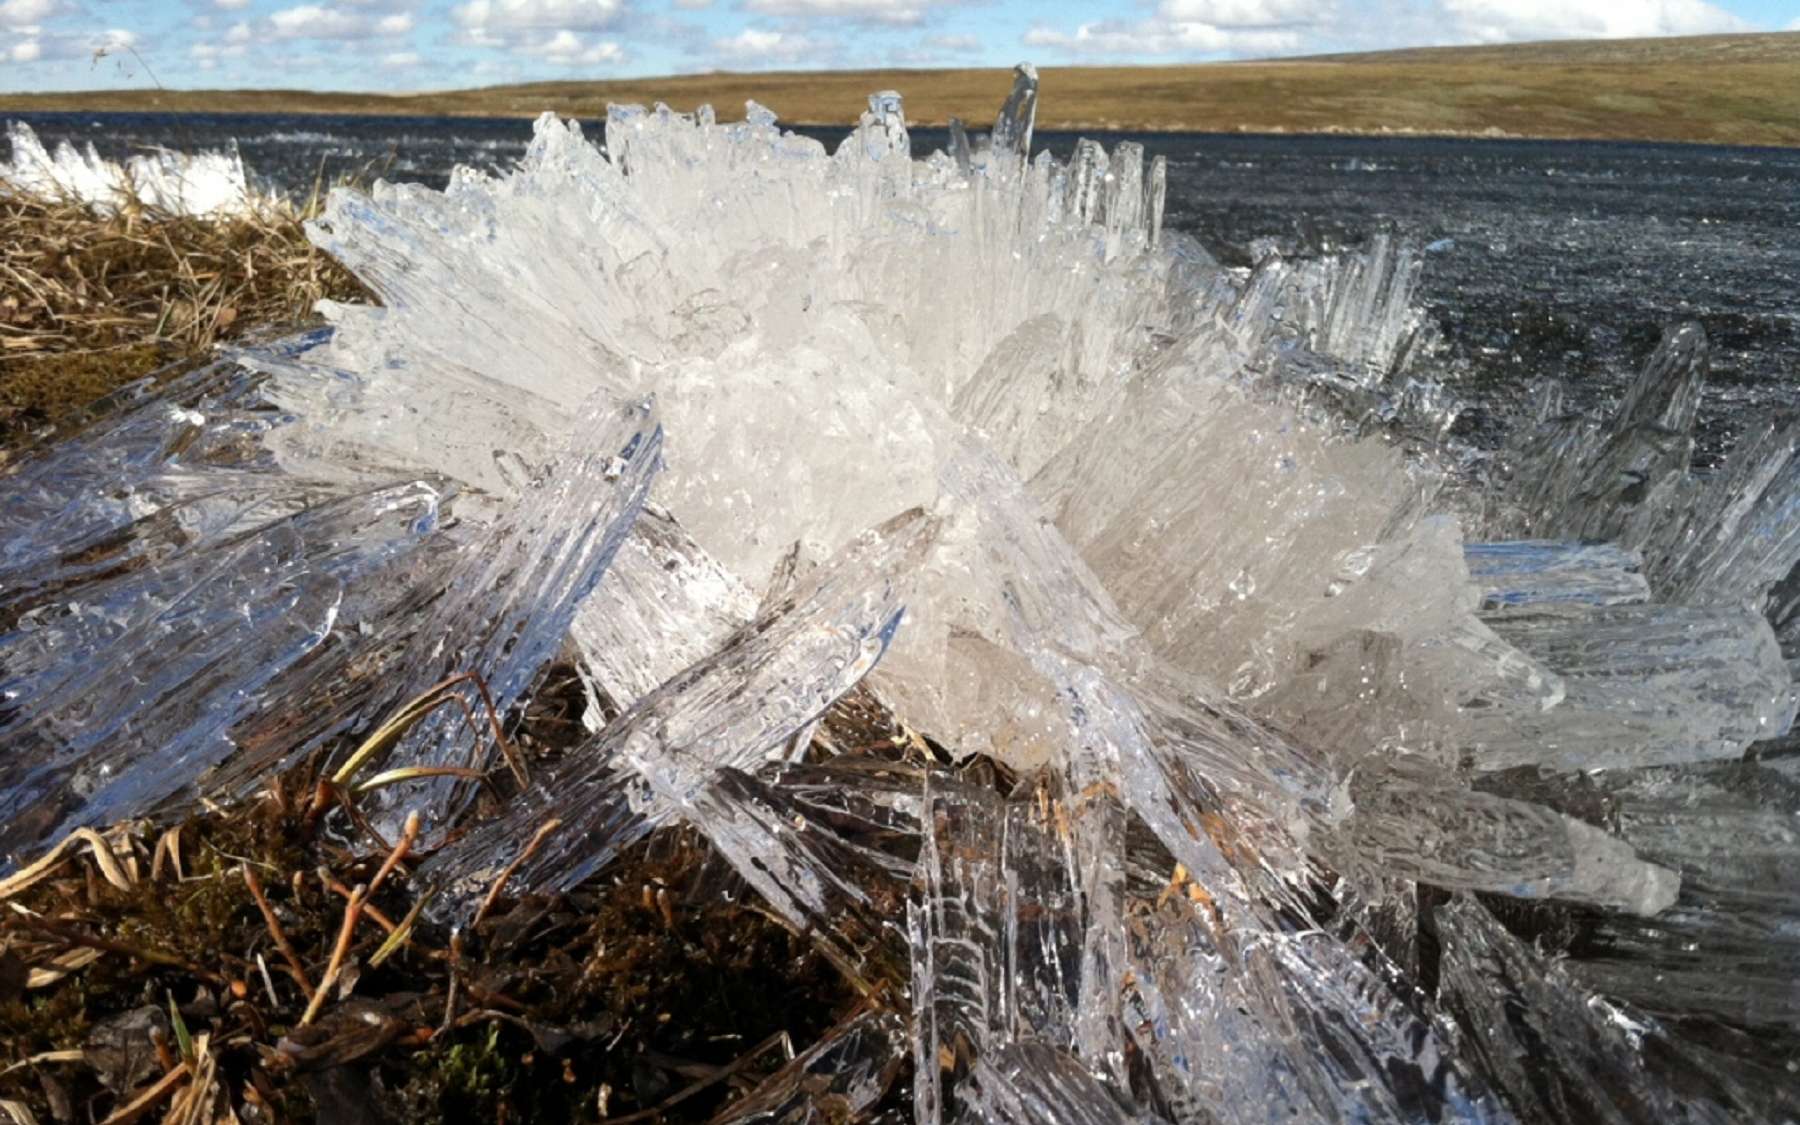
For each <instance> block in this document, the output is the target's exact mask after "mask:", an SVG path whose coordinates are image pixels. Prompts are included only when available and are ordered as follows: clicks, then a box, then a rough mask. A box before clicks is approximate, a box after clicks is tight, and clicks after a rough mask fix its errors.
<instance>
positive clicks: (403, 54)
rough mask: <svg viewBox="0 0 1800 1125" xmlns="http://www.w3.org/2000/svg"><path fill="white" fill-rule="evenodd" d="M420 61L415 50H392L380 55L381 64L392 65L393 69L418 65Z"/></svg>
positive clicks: (403, 68)
mask: <svg viewBox="0 0 1800 1125" xmlns="http://www.w3.org/2000/svg"><path fill="white" fill-rule="evenodd" d="M420 61H421V60H420V58H419V52H417V51H393V52H390V53H388V54H385V55H383V56H381V65H383V66H387V67H392V68H394V69H395V70H405V69H406V68H408V67H414V66H418V65H419V63H420Z"/></svg>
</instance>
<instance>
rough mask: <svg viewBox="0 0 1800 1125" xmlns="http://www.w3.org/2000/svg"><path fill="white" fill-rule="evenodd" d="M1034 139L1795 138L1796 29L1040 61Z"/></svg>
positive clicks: (792, 105) (577, 91)
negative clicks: (1315, 52) (1051, 135)
mask: <svg viewBox="0 0 1800 1125" xmlns="http://www.w3.org/2000/svg"><path fill="white" fill-rule="evenodd" d="M1042 73H1043V79H1044V86H1043V89H1044V95H1043V101H1042V104H1041V105H1040V107H1039V115H1038V125H1039V128H1041V129H1050V130H1064V129H1128V130H1136V129H1142V130H1188V131H1197V132H1240V131H1242V132H1300V133H1319V132H1352V133H1382V132H1409V133H1427V134H1444V135H1480V134H1493V133H1500V134H1507V135H1512V136H1525V137H1561V138H1590V139H1591V138H1600V139H1622V140H1666V141H1697V142H1708V143H1716V144H1762V145H1800V33H1794V32H1778V33H1771V34H1763V35H1727V36H1704V37H1695V38H1684V39H1657V40H1627V41H1607V42H1561V43H1549V44H1516V45H1511V46H1504V47H1458V48H1438V49H1430V50H1422V51H1408V52H1388V53H1383V54H1375V55H1353V56H1339V57H1334V58H1320V59H1297V60H1292V61H1285V62H1254V63H1214V64H1206V65H1198V66H1158V67H1046V68H1044V69H1043V72H1042ZM1010 81H1011V78H1010V74H1009V72H1007V71H1005V70H998V69H995V70H864V71H831V72H813V73H789V74H699V75H684V76H679V77H673V78H643V79H622V80H617V81H605V82H586V81H582V82H543V83H533V84H529V85H520V86H496V87H490V88H486V89H476V90H454V91H445V92H438V93H420V94H406V95H377V94H347V93H310V92H305V91H289V90H225V91H216V90H214V91H208V90H174V91H163V90H143V91H123V92H93V93H77V94H43V95H29V94H13V95H6V94H0V113H5V112H6V111H9V110H58V109H68V110H76V109H79V110H109V109H112V110H163V111H169V112H202V111H204V112H244V113H356V114H433V115H451V116H457V115H466V116H531V115H535V114H537V113H541V112H543V111H544V110H554V111H556V112H558V113H561V114H564V115H568V116H580V117H594V116H598V115H599V114H601V113H603V112H604V110H605V107H606V105H607V103H608V102H638V103H642V104H649V103H652V102H656V101H663V102H667V103H668V104H669V105H671V106H673V107H674V108H676V109H680V110H691V109H693V108H694V107H695V106H697V105H699V104H701V103H703V102H705V103H710V104H712V105H713V106H714V107H716V108H717V109H718V110H719V111H720V114H721V116H722V117H731V116H734V115H736V114H737V113H738V112H740V111H741V107H742V106H743V104H744V101H745V100H746V99H755V100H756V101H759V102H761V103H763V104H764V105H767V106H769V107H771V108H772V109H774V110H776V111H777V112H778V113H780V114H781V116H782V119H783V120H784V121H788V122H791V123H794V124H820V125H842V124H845V123H847V122H850V121H853V120H855V118H856V115H857V113H858V112H860V110H861V109H862V107H863V106H864V105H865V104H866V103H865V98H866V97H867V95H868V94H869V93H870V92H871V91H873V90H879V89H884V88H892V89H896V90H899V91H900V92H901V93H903V94H904V95H906V111H907V117H908V118H909V119H910V120H912V121H915V122H919V123H922V124H939V125H941V124H943V123H944V122H945V121H947V120H948V119H949V118H950V117H951V116H957V117H960V118H962V119H963V120H964V121H965V122H968V123H969V124H971V125H973V126H983V125H985V124H987V123H988V122H989V121H991V119H992V115H993V113H994V111H995V110H996V109H997V108H998V107H999V105H1000V102H1001V101H1002V100H1003V99H1004V98H1005V95H1006V92H1007V89H1008V86H1009V84H1010Z"/></svg>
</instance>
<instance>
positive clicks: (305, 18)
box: [268, 4, 413, 39]
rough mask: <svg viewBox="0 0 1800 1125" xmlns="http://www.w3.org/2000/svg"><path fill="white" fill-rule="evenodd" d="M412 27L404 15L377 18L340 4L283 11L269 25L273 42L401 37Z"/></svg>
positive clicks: (272, 16)
mask: <svg viewBox="0 0 1800 1125" xmlns="http://www.w3.org/2000/svg"><path fill="white" fill-rule="evenodd" d="M412 26H413V19H412V16H410V15H407V14H405V13H403V12H402V13H396V14H393V15H387V16H378V15H375V14H372V13H368V12H361V11H353V10H351V9H350V8H346V7H344V6H342V5H339V4H301V5H299V6H298V7H293V8H283V9H282V10H281V11H279V12H276V13H274V14H273V15H271V16H270V17H269V22H268V28H269V34H270V37H271V38H275V39H365V38H368V37H370V36H373V35H385V36H394V35H404V34H406V33H407V32H408V31H411V30H412Z"/></svg>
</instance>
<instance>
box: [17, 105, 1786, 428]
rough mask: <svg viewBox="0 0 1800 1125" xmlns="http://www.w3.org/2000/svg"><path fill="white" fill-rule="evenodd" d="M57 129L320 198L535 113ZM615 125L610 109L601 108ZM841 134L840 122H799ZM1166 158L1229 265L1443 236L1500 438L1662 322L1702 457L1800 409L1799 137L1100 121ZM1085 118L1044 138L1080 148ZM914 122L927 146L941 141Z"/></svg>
mask: <svg viewBox="0 0 1800 1125" xmlns="http://www.w3.org/2000/svg"><path fill="white" fill-rule="evenodd" d="M21 119H22V120H24V121H26V122H28V123H29V124H30V125H32V127H33V128H35V129H37V131H38V133H39V134H40V135H41V136H42V137H43V139H44V140H45V141H46V142H47V143H54V142H56V141H59V140H65V139H67V140H74V141H77V142H80V143H85V142H88V141H91V142H93V143H94V144H95V146H96V147H97V148H99V149H100V151H101V152H102V154H103V155H107V156H110V157H113V158H117V157H120V156H123V155H127V154H128V153H129V152H131V151H133V150H135V149H138V148H141V147H144V146H156V145H163V146H169V147H176V148H182V149H188V150H193V149H202V148H217V147H221V146H223V145H225V144H228V143H230V142H232V141H234V140H235V141H236V143H237V144H238V145H239V147H240V149H241V150H242V152H243V154H244V158H245V161H246V163H247V164H248V165H249V167H250V168H251V170H252V173H253V175H255V176H258V177H261V178H264V179H266V180H267V181H269V182H270V183H272V184H274V185H276V186H278V187H280V188H282V189H284V190H287V191H289V192H293V193H298V194H304V193H305V192H306V191H308V190H309V189H310V188H311V187H312V185H313V184H314V183H315V182H316V181H320V180H322V181H324V182H327V183H329V182H330V181H331V180H333V179H335V178H337V177H339V176H342V175H346V174H357V173H367V172H370V171H378V172H380V173H381V174H382V175H384V176H386V178H388V179H392V180H410V181H418V182H421V183H425V184H429V185H432V186H435V187H441V186H443V184H444V183H445V182H446V180H447V177H448V175H449V172H450V169H451V168H452V167H454V166H455V165H457V164H470V165H474V166H477V167H483V168H499V167H504V166H505V165H507V164H508V163H510V162H512V161H515V160H517V159H518V158H519V156H521V155H522V154H523V153H524V151H525V146H526V143H527V142H528V141H529V139H530V135H531V127H530V123H529V122H526V121H521V120H484V119H469V118H443V119H432V118H416V117H308V116H264V115H257V116H226V115H220V116H187V117H181V118H176V117H173V116H169V115H160V114H91V113H89V114H27V115H22V117H21ZM587 128H588V132H589V135H590V136H594V137H596V138H597V137H599V136H600V128H599V123H597V122H595V123H587ZM801 131H802V132H805V133H808V134H809V135H812V136H816V137H818V138H819V139H821V140H825V141H827V143H831V142H832V141H833V140H835V139H836V138H838V137H841V136H842V135H843V133H844V132H845V130H843V129H824V130H818V129H808V130H801ZM1093 136H1095V138H1096V139H1098V140H1101V141H1102V142H1104V143H1105V144H1107V145H1108V146H1109V147H1110V146H1111V145H1112V144H1114V143H1116V142H1117V141H1119V140H1125V139H1131V140H1137V141H1139V142H1141V143H1142V144H1143V145H1144V146H1145V148H1146V149H1147V150H1148V151H1149V152H1150V153H1151V154H1153V155H1156V154H1160V155H1163V156H1166V157H1167V158H1168V161H1169V193H1168V212H1167V214H1168V225H1169V226H1171V227H1172V228H1174V229H1178V230H1183V231H1187V232H1189V233H1191V234H1193V235H1195V236H1196V237H1198V238H1199V239H1200V240H1201V242H1202V243H1204V244H1205V245H1206V246H1207V248H1208V249H1210V250H1211V251H1212V252H1213V253H1214V254H1215V255H1217V256H1219V257H1220V258H1221V259H1222V260H1225V261H1227V262H1247V261H1248V260H1249V255H1250V254H1251V253H1252V252H1253V250H1252V247H1253V246H1254V245H1255V244H1256V243H1257V242H1258V240H1262V239H1270V238H1272V239H1274V240H1275V241H1276V243H1277V244H1279V245H1280V246H1281V247H1282V248H1283V249H1284V250H1287V251H1289V252H1311V251H1317V250H1320V249H1329V248H1333V247H1338V246H1345V245H1354V244H1356V243H1357V242H1359V241H1361V240H1362V239H1363V238H1365V237H1367V236H1368V235H1369V234H1370V233H1371V232H1373V231H1376V230H1380V229H1383V228H1392V229H1394V230H1396V231H1398V232H1400V233H1401V234H1402V235H1403V236H1405V237H1406V238H1408V239H1410V240H1412V241H1413V242H1415V243H1416V244H1418V245H1420V246H1429V247H1432V250H1431V252H1430V254H1429V257H1428V265H1427V267H1426V273H1425V280H1424V284H1423V289H1422V294H1421V296H1422V299H1423V301H1424V303H1425V305H1426V307H1427V308H1428V309H1429V311H1430V313H1431V315H1432V316H1433V317H1434V318H1435V319H1436V321H1437V323H1438V326H1439V328H1440V329H1441V330H1442V334H1443V337H1444V351H1443V354H1442V355H1440V356H1438V357H1437V359H1436V361H1435V362H1436V363H1437V364H1439V365H1441V368H1442V373H1443V375H1444V377H1445V378H1447V379H1448V380H1450V381H1451V382H1452V385H1453V386H1455V387H1456V388H1457V389H1458V391H1459V393H1460V394H1461V395H1462V397H1464V398H1466V399H1467V400H1468V401H1469V402H1470V403H1471V408H1470V410H1469V412H1468V413H1467V415H1466V416H1465V420H1464V422H1463V424H1462V428H1463V430H1464V432H1465V433H1469V434H1472V435H1484V434H1492V433H1495V432H1497V431H1498V430H1499V429H1501V428H1503V426H1500V425H1497V424H1496V423H1497V422H1498V421H1499V419H1500V418H1501V417H1503V416H1505V415H1507V414H1509V413H1510V412H1511V411H1512V410H1513V409H1514V408H1515V407H1516V406H1517V405H1518V404H1519V403H1520V402H1521V401H1522V400H1523V398H1524V396H1525V394H1526V393H1527V390H1528V388H1529V385H1530V383H1531V382H1532V381H1533V380H1534V379H1536V378H1538V377H1543V376H1556V377H1561V378H1565V379H1567V380H1568V382H1569V385H1570V388H1571V400H1572V401H1573V402H1574V403H1575V404H1577V405H1582V406H1587V407H1600V406H1603V405H1604V404H1605V403H1606V402H1608V401H1609V400H1610V399H1611V398H1612V397H1613V396H1615V395H1616V394H1617V391H1618V388H1619V386H1620V385H1621V382H1622V380H1623V379H1624V378H1626V377H1627V376H1628V374H1629V373H1630V372H1631V371H1633V370H1634V369H1635V368H1636V367H1637V366H1638V365H1639V364H1641V363H1642V361H1643V359H1644V357H1645V356H1647V355H1648V354H1649V352H1650V350H1651V349H1652V348H1653V347H1654V346H1655V344H1656V341H1657V339H1658V336H1659V334H1660V331H1661V328H1662V326H1663V325H1664V324H1667V323H1669V322H1672V321H1675V320H1680V319H1688V318H1692V319H1697V320H1699V321H1700V322H1701V323H1702V324H1704V325H1705V326H1706V329H1707V332H1708V334H1709V335H1710V337H1711V339H1712V341H1713V345H1714V350H1713V373H1712V377H1711V379H1710V381H1709V383H1708V388H1707V397H1706V399H1705V402H1704V403H1703V406H1702V411H1701V428H1700V438H1701V443H1702V448H1701V451H1700V460H1701V461H1702V463H1705V462H1708V461H1710V460H1712V459H1713V458H1715V457H1716V456H1717V455H1718V454H1719V453H1720V452H1721V451H1722V450H1723V449H1724V448H1726V447H1728V445H1729V443H1730V440H1731V438H1732V437H1733V435H1734V434H1735V433H1736V431H1737V430H1738V429H1739V428H1740V427H1741V426H1742V425H1743V424H1744V423H1745V422H1746V421H1747V420H1749V419H1752V418H1754V417H1757V416H1760V415H1761V414H1763V413H1764V412H1766V411H1769V410H1783V409H1792V408H1794V407H1795V406H1796V405H1797V404H1800V150H1788V149H1740V148H1718V147H1707V146H1694V145H1652V144H1636V143H1612V142H1567V141H1511V140H1456V139H1426V138H1399V137H1395V138H1385V137H1384V138H1367V137H1294V136H1242V135H1168V134H1150V135H1126V134H1100V133H1096V134H1093ZM1075 139H1076V137H1075V135H1074V134H1042V135H1040V136H1039V143H1040V145H1041V146H1042V147H1046V148H1048V149H1050V150H1051V151H1052V152H1055V153H1056V154H1057V155H1058V156H1064V157H1066V156H1067V154H1068V151H1069V149H1070V148H1071V147H1072V146H1073V144H1074V142H1075ZM943 141H944V135H943V133H942V132H941V131H939V130H929V129H921V130H917V131H915V133H914V151H915V152H916V153H921V154H922V153H924V152H927V151H929V150H930V149H932V148H936V147H941V146H942V145H943Z"/></svg>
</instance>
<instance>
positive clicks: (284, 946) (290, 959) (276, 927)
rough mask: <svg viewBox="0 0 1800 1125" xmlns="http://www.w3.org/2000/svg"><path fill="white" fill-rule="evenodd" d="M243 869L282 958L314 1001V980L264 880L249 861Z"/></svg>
mask: <svg viewBox="0 0 1800 1125" xmlns="http://www.w3.org/2000/svg"><path fill="white" fill-rule="evenodd" d="M241 870H242V871H243V873H244V885H245V886H247V887H249V888H250V897H251V898H254V899H255V900H256V908H257V909H258V910H260V911H262V916H263V921H264V922H265V923H267V924H268V927H269V936H270V937H272V938H274V939H275V948H276V949H279V950H280V951H281V956H282V958H283V959H284V960H286V961H287V967H288V972H290V973H292V974H293V975H294V981H295V983H297V984H298V985H299V986H300V991H301V993H302V994H304V995H305V997H306V1002H307V1003H308V1004H310V1003H312V999H313V986H312V981H310V980H308V979H307V978H306V969H305V967H304V966H302V965H301V963H300V955H299V954H298V953H296V952H294V946H293V943H292V942H290V941H288V936H287V932H286V931H284V930H283V929H282V928H281V921H280V920H279V919H277V918H276V917H275V911H274V909H273V908H272V907H270V906H269V900H268V897H267V896H265V895H264V894H263V888H262V880H260V879H258V878H257V877H256V872H255V871H254V870H252V869H251V867H250V865H249V864H247V863H246V864H244V865H243V867H242V868H241Z"/></svg>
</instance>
